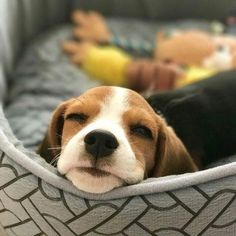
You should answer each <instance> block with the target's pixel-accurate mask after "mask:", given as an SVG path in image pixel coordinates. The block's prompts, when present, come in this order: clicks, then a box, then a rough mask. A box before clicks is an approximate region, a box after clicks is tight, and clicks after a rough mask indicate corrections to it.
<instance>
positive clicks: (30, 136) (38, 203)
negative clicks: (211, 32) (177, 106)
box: [0, 0, 236, 236]
mask: <svg viewBox="0 0 236 236" xmlns="http://www.w3.org/2000/svg"><path fill="white" fill-rule="evenodd" d="M3 2H4V1H3ZM26 2H27V1H18V3H17V4H18V5H17V4H16V5H14V4H13V3H12V2H11V1H8V0H6V1H5V5H4V4H3V7H4V8H5V12H9V9H11V10H12V9H13V12H14V13H15V14H16V13H18V15H12V17H15V18H14V19H13V20H12V21H10V22H9V21H8V20H9V19H8V18H7V16H6V15H5V19H4V21H2V25H0V26H4V25H3V23H4V22H5V28H4V27H1V28H0V30H1V31H0V42H2V45H4V47H2V48H0V57H1V61H0V63H1V65H0V66H1V67H0V69H1V73H0V84H1V87H0V95H1V96H0V97H1V99H2V104H4V106H1V109H0V223H1V225H2V226H3V228H4V232H6V233H7V234H8V235H22V236H25V235H63V236H64V235H66V236H70V235H89V236H92V235H168V236H171V235H175V236H176V235H191V236H192V235H222V234H225V235H234V234H235V232H236V213H235V212H236V162H235V160H236V156H233V157H229V158H227V159H225V160H223V161H221V162H218V163H214V164H213V165H212V166H211V168H209V169H207V170H204V171H200V172H196V173H191V174H183V175H178V176H167V177H163V178H151V179H147V180H145V181H143V182H142V183H140V184H137V185H133V186H126V187H121V188H118V189H115V190H113V191H111V192H108V193H105V194H89V193H85V192H82V191H80V190H78V189H76V188H75V187H73V185H72V184H71V183H70V182H69V181H67V180H66V179H64V178H63V177H61V176H59V175H58V173H57V171H56V169H55V168H54V167H52V166H50V165H49V164H47V163H46V162H45V161H44V160H43V159H42V158H41V157H39V156H38V155H37V154H35V152H34V150H35V148H36V147H37V145H38V144H39V142H40V140H42V138H43V136H44V134H45V132H46V129H47V125H48V120H49V117H50V114H51V111H52V110H53V109H54V108H55V106H56V105H57V104H58V103H59V102H60V101H62V100H64V99H67V98H69V97H71V96H77V95H79V94H80V93H82V92H83V91H85V90H86V89H88V88H90V87H93V86H97V85H98V82H96V81H95V80H93V79H91V78H88V77H87V76H86V75H85V74H84V73H83V71H80V70H79V69H78V68H76V67H75V66H73V65H71V64H70V63H69V61H68V59H67V57H66V56H65V55H63V54H62V52H61V50H60V48H59V45H60V43H61V42H62V41H64V40H65V39H67V38H69V37H71V35H70V31H71V28H70V26H68V25H65V26H60V27H59V26H57V27H56V28H54V29H52V30H50V31H48V33H46V34H43V35H41V36H38V34H36V33H38V32H40V31H41V29H44V24H45V25H46V23H45V22H46V21H47V22H49V23H50V24H51V25H54V24H56V23H59V22H61V21H65V19H66V17H67V16H66V15H65V14H64V15H63V14H62V13H63V12H65V11H66V10H67V12H69V10H70V7H71V6H68V3H67V2H68V1H61V4H62V5H60V6H58V4H57V3H56V1H42V2H43V3H42V2H41V3H39V2H40V1H38V3H37V4H39V5H35V4H36V3H35V4H33V3H32V2H30V1H29V2H28V3H27V4H26ZM143 2H145V1H143ZM45 3H47V4H46V5H45ZM11 4H12V5H11ZM117 4H118V3H117ZM13 5H14V6H15V8H12V6H13ZM0 6H1V5H0ZM26 8H27V9H30V11H28V10H27V11H26V10H25V9H26ZM14 9H15V10H14ZM24 10H25V11H24ZM39 12H41V13H39ZM49 12H50V14H49V15H47V14H46V13H49ZM23 13H24V14H23ZM34 13H35V14H34ZM36 13H37V14H38V15H37V14H36ZM17 16H18V17H23V18H24V19H26V20H29V19H31V21H28V23H27V27H26V26H24V25H23V23H22V22H21V21H19V18H17ZM43 17H44V18H43ZM60 17H61V18H60ZM41 18H43V20H42V21H40V19H41ZM11 19H12V18H11ZM33 19H34V20H35V21H33ZM20 22H21V24H22V25H21V24H20ZM43 22H44V23H43ZM49 23H48V24H49ZM110 24H111V25H112V28H113V30H115V32H116V33H117V34H125V35H128V37H131V38H132V37H135V35H138V37H139V38H142V39H144V40H147V41H149V42H150V40H151V39H152V38H153V37H154V34H155V29H156V28H157V27H158V26H160V24H157V25H156V24H154V23H150V22H146V23H145V22H142V23H141V24H140V22H138V21H137V20H129V21H127V20H126V22H124V21H122V20H110ZM123 24H126V26H129V27H126V30H124V28H123V27H122V25H123ZM176 24H177V23H175V24H174V25H176ZM178 24H179V26H180V27H189V26H190V25H193V24H195V25H197V26H198V27H200V28H202V27H203V28H208V27H209V25H208V24H207V23H206V22H203V21H202V22H200V21H198V22H197V23H195V22H193V21H181V22H179V23H178ZM17 26H18V27H17ZM19 26H21V28H20V29H21V30H22V29H25V31H20V30H19ZM168 26H170V27H172V26H173V24H168ZM24 27H25V28H24ZM127 28H128V29H129V30H127ZM130 29H133V30H130ZM144 29H145V30H144ZM17 30H18V31H17ZM9 32H10V33H9ZM13 32H14V33H15V34H13ZM17 32H18V33H20V32H21V34H22V35H21V40H22V41H21V42H20V41H14V40H15V38H14V36H15V37H16V35H19V34H17ZM9 35H11V37H10V36H9ZM36 35H37V37H36ZM33 36H34V40H33V43H31V44H30V46H27V49H26V50H25V51H24V53H23V56H22V57H21V58H20V59H18V60H17V61H18V63H17V64H18V65H17V69H16V70H14V71H15V72H14V73H13V74H12V73H10V72H11V71H13V69H12V68H13V64H14V63H13V62H14V61H13V59H15V58H17V54H16V53H15V52H17V51H18V52H19V50H17V49H19V48H20V45H24V44H25V45H26V42H27V41H28V39H30V38H32V37H33ZM10 40H13V41H10ZM2 59H3V60H2ZM7 87H8V89H7ZM6 117H7V118H6Z"/></svg>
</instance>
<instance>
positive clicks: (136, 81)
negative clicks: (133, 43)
mask: <svg viewBox="0 0 236 236" xmlns="http://www.w3.org/2000/svg"><path fill="white" fill-rule="evenodd" d="M72 21H73V23H74V25H75V27H74V29H73V35H74V37H75V39H76V40H74V41H68V42H65V43H64V44H63V45H62V48H63V50H64V51H65V52H66V53H68V55H69V57H70V59H71V61H72V62H73V63H74V64H76V65H78V66H81V67H82V68H84V69H85V71H87V72H88V73H89V74H90V75H92V76H93V77H95V78H97V79H99V80H101V81H102V82H104V83H105V84H109V85H119V86H127V87H129V88H131V89H134V90H136V91H138V92H142V91H146V90H155V91H156V90H158V91H159V90H168V89H171V88H174V87H175V84H176V81H177V79H178V78H180V75H181V73H182V72H181V69H180V67H179V66H177V65H175V64H174V63H166V62H156V61H153V60H151V59H134V58H132V57H131V56H130V55H128V54H127V53H125V52H124V51H122V50H120V49H118V48H115V47H110V46H104V45H106V44H109V43H110V40H111V36H112V34H111V32H110V30H109V28H108V27H107V24H106V21H105V19H104V18H103V16H101V15H100V14H98V13H96V12H84V11H78V10H77V11H75V12H74V13H73V15H72ZM78 40H79V41H78ZM98 44H99V45H100V46H98ZM101 44H102V45H103V46H101Z"/></svg>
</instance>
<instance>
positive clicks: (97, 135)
mask: <svg viewBox="0 0 236 236" xmlns="http://www.w3.org/2000/svg"><path fill="white" fill-rule="evenodd" d="M84 143H85V149H86V151H87V152H88V153H90V154H91V155H92V156H93V157H94V158H100V157H105V156H109V155H111V154H112V153H113V152H114V151H115V150H116V149H117V147H118V146H119V143H118V141H117V139H116V137H115V135H114V134H112V133H111V132H108V131H106V130H99V129H97V130H93V131H91V132H89V133H88V134H87V135H86V136H85V138H84Z"/></svg>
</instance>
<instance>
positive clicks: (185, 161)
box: [153, 118, 198, 177]
mask: <svg viewBox="0 0 236 236" xmlns="http://www.w3.org/2000/svg"><path fill="white" fill-rule="evenodd" d="M158 123H159V124H161V125H160V128H159V132H158V141H157V149H156V160H155V161H156V163H155V168H154V171H153V176H155V177H159V176H166V175H175V174H182V173H187V172H194V171H197V170H198V168H197V166H196V164H195V163H194V161H193V159H192V158H191V156H190V154H189V153H188V151H187V150H186V148H185V146H184V144H183V143H182V141H181V140H180V139H179V138H178V137H177V135H176V134H175V132H174V130H173V129H172V128H171V127H170V126H167V124H166V122H165V121H164V120H163V119H162V118H160V120H159V121H158Z"/></svg>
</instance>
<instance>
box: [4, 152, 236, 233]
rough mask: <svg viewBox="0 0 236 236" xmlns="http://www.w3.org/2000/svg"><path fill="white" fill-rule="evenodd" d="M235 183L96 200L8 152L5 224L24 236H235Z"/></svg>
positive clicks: (233, 179) (231, 179)
mask: <svg viewBox="0 0 236 236" xmlns="http://www.w3.org/2000/svg"><path fill="white" fill-rule="evenodd" d="M235 182H236V177H235V176H232V177H227V178H224V179H223V180H221V181H218V183H217V181H215V182H213V183H208V184H201V185H195V186H192V187H189V188H184V189H179V190H176V191H168V192H164V193H159V194H152V195H140V196H134V197H128V198H122V199H116V200H110V201H109V200H106V201H95V200H88V199H84V198H80V197H77V196H74V195H72V194H70V193H68V192H65V191H62V190H60V189H57V188H55V187H53V186H52V185H49V184H47V183H46V182H45V181H43V180H42V179H40V178H38V177H36V176H34V175H32V173H31V172H28V171H27V170H26V169H24V168H22V167H20V166H19V165H16V164H15V163H14V162H13V161H12V160H11V159H10V158H9V157H8V156H7V155H6V154H4V153H3V152H2V153H1V155H0V221H1V224H2V225H3V227H4V228H5V229H6V232H7V233H8V234H9V235H22V236H25V235H66V236H70V235H71V236H74V235H168V236H172V235H173V236H176V235H191V236H194V235H208V236H211V235H222V234H224V235H234V234H235V232H236V224H235V222H236V216H235V210H236V189H235V185H234V184H233V183H235ZM16 190H17V191H16ZM26 229H27V230H26Z"/></svg>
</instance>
